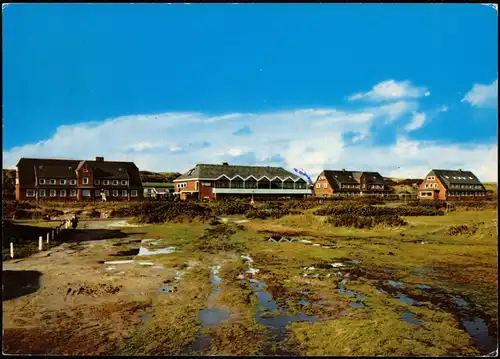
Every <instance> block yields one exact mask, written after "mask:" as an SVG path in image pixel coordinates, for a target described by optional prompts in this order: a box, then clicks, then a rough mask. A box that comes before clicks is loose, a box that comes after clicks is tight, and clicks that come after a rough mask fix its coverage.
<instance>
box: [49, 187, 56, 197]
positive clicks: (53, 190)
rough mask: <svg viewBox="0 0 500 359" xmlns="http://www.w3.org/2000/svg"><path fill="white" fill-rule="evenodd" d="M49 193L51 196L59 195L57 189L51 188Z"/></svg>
mask: <svg viewBox="0 0 500 359" xmlns="http://www.w3.org/2000/svg"><path fill="white" fill-rule="evenodd" d="M49 194H50V197H55V196H57V191H56V190H55V189H51V190H50V192H49Z"/></svg>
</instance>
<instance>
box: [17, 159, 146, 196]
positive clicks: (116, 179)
mask: <svg viewBox="0 0 500 359" xmlns="http://www.w3.org/2000/svg"><path fill="white" fill-rule="evenodd" d="M102 193H104V194H105V195H106V200H107V201H130V200H137V199H142V198H143V189H142V183H141V177H140V175H139V169H138V168H137V166H136V165H135V164H134V163H133V162H115V161H104V157H96V159H95V161H87V160H83V161H81V160H63V159H45V158H21V159H20V160H19V162H18V163H17V167H16V199H17V200H18V201H19V200H46V201H91V200H102V196H101V194H102Z"/></svg>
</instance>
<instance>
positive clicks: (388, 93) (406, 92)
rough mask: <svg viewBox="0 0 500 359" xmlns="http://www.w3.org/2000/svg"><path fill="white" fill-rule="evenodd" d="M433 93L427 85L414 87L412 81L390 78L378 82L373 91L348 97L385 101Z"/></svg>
mask: <svg viewBox="0 0 500 359" xmlns="http://www.w3.org/2000/svg"><path fill="white" fill-rule="evenodd" d="M430 94H431V93H430V91H429V90H427V89H426V88H425V87H414V86H412V84H411V83H410V81H402V82H396V81H394V80H388V81H383V82H380V83H378V84H377V85H375V86H373V88H372V90H371V91H368V92H364V93H363V92H360V93H357V94H354V95H352V96H349V97H348V100H349V101H355V100H361V99H366V100H371V101H384V100H397V99H404V98H419V97H422V96H429V95H430Z"/></svg>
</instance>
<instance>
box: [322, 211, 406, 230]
mask: <svg viewBox="0 0 500 359" xmlns="http://www.w3.org/2000/svg"><path fill="white" fill-rule="evenodd" d="M327 223H329V224H331V225H333V226H334V227H354V228H372V227H373V226H376V225H383V226H388V227H398V226H404V225H406V224H407V223H406V222H405V221H404V220H403V219H402V218H401V217H399V216H395V215H382V216H359V215H356V214H352V213H343V214H339V215H335V216H329V217H328V219H327Z"/></svg>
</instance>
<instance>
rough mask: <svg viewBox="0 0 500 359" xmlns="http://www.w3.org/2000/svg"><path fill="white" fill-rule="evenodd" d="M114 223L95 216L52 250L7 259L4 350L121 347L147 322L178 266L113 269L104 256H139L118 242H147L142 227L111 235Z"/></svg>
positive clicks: (92, 351)
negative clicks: (161, 289) (140, 236)
mask: <svg viewBox="0 0 500 359" xmlns="http://www.w3.org/2000/svg"><path fill="white" fill-rule="evenodd" d="M120 221H121V220H118V221H117V220H114V222H120ZM81 224H82V225H83V224H84V222H81ZM112 224H113V222H111V221H92V222H87V225H86V226H82V227H84V228H85V229H83V228H82V227H80V225H79V228H82V230H81V231H79V232H78V233H77V234H75V235H74V236H73V237H72V238H71V240H70V241H68V242H66V243H63V244H62V245H60V246H58V247H54V248H52V249H51V250H50V251H43V252H40V253H38V254H35V255H33V256H31V257H28V258H24V259H20V260H12V261H8V262H4V263H3V295H4V301H3V314H4V315H3V339H4V346H3V352H4V353H7V354H14V353H18V354H21V353H22V354H68V355H96V354H108V353H116V352H119V351H120V348H121V347H122V346H123V345H124V344H125V343H126V340H127V339H128V338H130V337H131V336H132V335H133V333H134V331H135V330H138V329H139V327H140V325H141V323H142V320H141V318H144V317H145V316H146V315H147V313H148V311H150V309H151V306H152V304H153V302H154V301H157V300H158V297H159V295H158V293H157V290H158V288H159V287H161V286H162V285H163V282H164V281H165V278H171V277H173V276H174V275H175V271H174V270H173V269H168V268H163V267H161V266H144V265H139V264H137V263H132V264H118V265H115V266H114V269H110V268H109V266H107V265H105V264H104V263H102V261H106V260H119V259H131V257H130V256H129V257H126V256H111V254H116V253H117V252H118V250H117V248H118V247H117V246H116V245H117V244H119V243H125V242H128V243H129V244H127V247H128V248H130V249H133V248H138V247H139V245H140V241H139V240H138V238H137V236H138V234H136V235H134V234H132V235H131V236H129V237H127V236H125V235H123V236H122V237H123V238H118V239H117V238H109V235H107V232H108V231H109V230H108V229H107V228H109V226H110V225H112ZM134 237H135V238H134ZM134 240H135V241H134ZM113 245H115V246H113ZM120 249H122V247H120ZM160 297H161V295H160Z"/></svg>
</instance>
